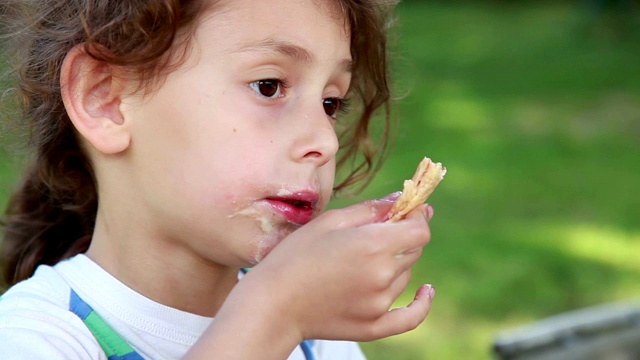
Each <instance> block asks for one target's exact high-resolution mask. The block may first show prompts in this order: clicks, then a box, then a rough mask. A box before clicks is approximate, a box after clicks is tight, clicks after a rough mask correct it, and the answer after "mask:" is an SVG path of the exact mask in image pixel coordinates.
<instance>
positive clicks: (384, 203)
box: [327, 191, 401, 228]
mask: <svg viewBox="0 0 640 360" xmlns="http://www.w3.org/2000/svg"><path fill="white" fill-rule="evenodd" d="M400 194H401V192H400V191H397V192H394V193H391V194H389V195H387V196H385V197H383V198H380V199H372V200H366V201H363V202H360V203H357V204H354V205H351V206H348V207H346V208H343V209H337V210H330V211H328V212H327V216H333V217H336V218H338V219H337V220H339V221H338V223H339V227H341V228H346V227H356V226H361V225H366V224H371V223H375V222H382V221H384V220H385V219H386V217H387V213H388V212H389V210H391V207H392V206H393V204H394V203H395V202H396V200H397V199H398V197H400Z"/></svg>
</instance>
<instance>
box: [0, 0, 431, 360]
mask: <svg viewBox="0 0 640 360" xmlns="http://www.w3.org/2000/svg"><path fill="white" fill-rule="evenodd" d="M28 3H29V5H30V6H32V7H33V8H27V9H23V8H20V10H21V11H20V13H21V14H26V15H27V20H28V22H29V24H28V25H29V26H24V27H21V28H19V29H18V30H15V32H16V35H18V36H21V37H19V39H20V45H23V46H25V48H24V49H23V51H22V52H21V54H22V55H23V56H24V58H23V59H22V62H21V67H20V72H19V89H20V94H21V100H22V110H23V114H24V118H25V120H26V121H28V123H29V125H30V126H31V130H30V134H31V136H32V142H33V144H34V145H35V146H36V148H37V153H36V156H35V158H34V161H33V164H32V166H31V168H30V170H29V172H28V174H27V177H26V179H25V181H24V183H23V185H22V187H21V189H20V190H19V191H18V192H17V193H16V194H15V196H14V197H13V198H12V199H11V201H10V204H9V208H8V213H7V218H6V221H5V236H4V240H3V245H4V248H5V254H6V259H5V261H4V262H5V263H6V271H5V276H6V280H7V283H8V285H12V287H10V288H9V289H8V291H6V293H4V295H3V296H2V299H1V300H0V343H1V344H2V357H3V359H107V358H108V359H141V358H144V359H177V358H185V359H225V360H229V359H287V358H288V359H305V358H306V359H362V358H364V357H363V355H362V353H361V352H360V350H359V348H358V346H357V344H356V343H355V342H353V341H369V340H375V339H380V338H384V337H387V336H391V335H394V334H399V333H403V332H405V331H408V330H411V329H413V328H415V327H416V326H418V325H419V324H420V323H421V322H422V321H423V320H424V319H425V317H426V316H427V313H428V311H429V308H430V306H431V301H432V299H433V296H434V289H433V288H432V287H431V286H429V285H425V286H422V287H420V288H419V289H418V290H417V293H416V298H415V300H414V301H413V302H412V303H411V304H409V305H408V306H407V307H405V308H398V309H393V310H391V311H390V307H391V306H392V304H393V302H394V301H395V299H396V298H397V297H398V296H399V295H400V294H401V293H402V291H403V290H404V289H405V288H406V286H407V285H408V283H409V278H410V268H411V266H412V265H413V264H414V263H415V262H416V261H417V259H418V258H419V257H420V254H421V252H422V248H423V247H424V246H425V245H426V244H427V242H428V241H429V239H430V232H429V227H428V224H427V220H428V219H430V218H431V215H432V213H433V210H432V209H431V207H429V206H426V205H425V206H423V207H422V208H420V209H418V210H416V211H413V212H412V213H411V214H410V215H409V216H408V217H407V219H406V220H403V221H400V222H397V223H385V222H384V220H385V216H386V213H387V211H388V210H389V209H390V207H391V205H392V203H393V201H394V200H395V198H396V197H397V194H392V195H390V196H387V197H385V198H383V199H379V200H372V201H366V202H364V203H361V204H357V205H354V206H351V207H348V208H345V209H340V210H332V211H327V212H324V213H322V210H323V209H324V207H325V205H326V204H327V202H328V200H329V198H330V196H331V194H332V191H333V190H334V188H335V189H341V188H344V187H346V186H348V185H352V184H354V183H357V182H358V181H362V180H366V178H367V176H370V175H371V173H372V172H374V170H375V165H374V164H376V162H375V161H374V155H376V154H375V151H373V150H372V149H373V147H372V145H371V144H372V140H371V138H370V135H369V125H370V123H371V121H372V116H373V113H374V111H375V110H376V109H378V108H380V107H381V106H382V107H385V108H386V106H387V105H388V99H389V94H388V86H387V69H386V64H387V60H386V49H385V43H386V42H385V35H384V31H385V30H386V28H387V25H388V24H387V23H388V19H387V16H386V15H387V13H388V11H389V8H390V6H389V5H388V4H386V2H384V1H382V0H368V1H363V0H322V1H320V0H297V1H291V0H268V1H267V0H265V1H252V0H217V1H214V0H181V1H177V0H173V1H171V0H165V1H161V0H149V1H138V0H135V1H134V0H121V1H105V0H46V1H45V0H41V1H30V2H28ZM15 9H17V8H16V7H13V6H10V7H8V8H7V10H5V11H8V12H10V13H11V14H12V16H15V15H13V13H12V12H11V11H13V10H15ZM347 98H351V99H352V100H353V101H354V102H356V103H355V104H353V105H354V106H355V107H356V109H357V110H358V113H357V114H356V116H354V117H353V120H351V121H350V120H348V119H349V118H348V117H345V116H343V115H342V112H343V111H344V110H345V109H346V104H347ZM388 117H389V115H388V113H387V114H386V119H388ZM383 121H384V118H383ZM385 124H386V125H385V126H388V120H387V121H386V122H385ZM339 138H340V140H341V143H342V147H343V150H344V152H343V153H342V154H343V155H344V156H343V157H341V158H340V159H339V160H338V161H336V153H337V151H338V147H339V145H338V144H339V141H338V139H339ZM354 158H358V159H364V162H363V164H365V165H360V166H356V167H355V171H354V172H352V173H351V175H350V176H349V177H348V178H347V179H346V180H345V181H344V182H342V183H340V184H338V185H337V186H334V173H335V168H336V163H338V164H342V165H343V164H347V163H352V161H350V159H354ZM248 267H252V270H250V271H249V272H247V273H246V274H243V273H244V272H241V271H240V269H243V268H248ZM214 317H215V319H214ZM311 339H316V340H311ZM319 339H321V340H319Z"/></svg>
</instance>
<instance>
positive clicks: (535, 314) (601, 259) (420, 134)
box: [331, 1, 640, 360]
mask: <svg viewBox="0 0 640 360" xmlns="http://www.w3.org/2000/svg"><path fill="white" fill-rule="evenodd" d="M638 16H640V14H638ZM398 19H399V23H398V28H397V31H398V40H397V42H398V44H397V47H396V53H397V54H396V55H397V58H398V59H397V60H396V67H397V71H396V84H397V87H398V90H399V91H400V92H401V93H406V94H407V95H406V96H405V97H403V98H402V99H401V100H400V102H399V105H398V108H397V115H398V116H399V118H400V121H401V123H400V125H399V129H398V137H397V139H396V144H395V147H394V150H393V152H392V154H391V155H390V157H389V159H388V161H387V162H386V163H385V166H384V168H383V169H382V170H381V172H380V173H379V175H378V176H377V177H376V179H375V180H374V182H373V183H372V184H371V186H370V187H369V188H368V190H366V191H365V192H364V193H363V194H362V196H358V198H357V199H349V200H337V201H334V202H333V203H332V204H331V206H334V207H339V206H344V205H347V204H350V203H352V202H354V201H356V200H360V199H364V198H373V197H380V196H384V195H385V194H387V193H390V192H392V191H395V190H399V189H400V188H401V186H402V181H403V180H404V179H406V178H409V177H411V175H412V174H413V171H414V169H415V166H416V164H417V163H418V161H419V160H420V159H421V157H422V156H425V155H426V156H429V157H432V158H433V159H434V160H436V161H442V162H443V163H444V164H445V165H446V166H447V167H448V170H449V172H448V174H447V176H446V178H445V180H444V181H443V182H442V183H441V184H440V186H439V187H438V189H437V190H436V192H435V193H434V194H433V195H432V197H431V198H430V200H429V202H430V203H431V204H433V206H434V208H435V217H434V219H433V221H432V242H431V244H430V245H429V246H428V247H427V248H426V249H425V253H424V255H423V258H422V259H421V261H420V262H419V263H418V264H417V265H416V267H415V268H414V271H413V280H412V282H413V289H415V288H416V287H417V286H419V284H422V283H433V284H434V285H435V286H436V288H437V296H436V299H435V302H434V305H433V310H432V313H431V314H430V315H429V318H428V319H427V322H426V323H425V324H423V325H422V326H421V327H420V328H418V329H417V330H415V331H413V332H411V333H408V334H404V335H401V336H398V337H394V338H390V339H385V340H382V341H377V342H373V343H366V344H363V348H364V350H365V353H366V354H367V355H368V357H369V358H370V359H373V360H376V359H489V358H491V353H490V346H491V343H492V341H493V339H494V336H495V334H496V333H497V332H499V331H501V330H505V329H509V328H511V327H514V326H517V325H520V324H524V323H527V322H529V321H533V320H536V319H540V318H542V317H546V316H549V315H552V314H556V313H558V312H563V311H567V310H571V309H576V308H581V307H585V306H589V305H594V304H599V303H603V302H610V301H617V300H624V299H629V298H637V297H640V261H639V259H640V223H639V222H638V218H640V189H639V184H640V71H638V69H639V68H638V59H639V58H640V46H639V45H638V44H640V41H639V40H640V37H639V36H638V35H637V34H638V31H635V33H628V32H620V31H619V29H612V28H611V27H609V26H607V24H603V23H602V22H600V21H599V19H596V18H595V17H594V14H592V13H589V12H587V11H585V10H584V9H581V8H579V7H578V6H577V5H576V3H574V2H531V1H527V2H505V1H501V2H443V1H441V2H417V1H413V2H409V3H404V4H400V6H399V8H398ZM636 30H637V29H636ZM411 296H412V293H411V292H409V291H408V292H407V293H406V294H405V296H404V297H403V298H402V301H400V302H399V305H403V304H404V303H407V302H408V301H410V299H411Z"/></svg>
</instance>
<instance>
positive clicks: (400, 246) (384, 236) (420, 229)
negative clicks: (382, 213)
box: [360, 209, 431, 255]
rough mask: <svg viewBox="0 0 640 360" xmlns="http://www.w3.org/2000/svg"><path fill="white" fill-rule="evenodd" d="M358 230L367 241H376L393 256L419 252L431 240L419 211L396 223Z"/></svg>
mask: <svg viewBox="0 0 640 360" xmlns="http://www.w3.org/2000/svg"><path fill="white" fill-rule="evenodd" d="M360 229H361V230H362V231H363V236H364V238H366V239H369V240H368V241H373V240H375V239H378V240H379V241H381V242H382V243H383V244H384V246H385V247H386V250H387V251H390V252H391V253H392V254H395V255H402V254H409V253H412V252H416V251H420V249H422V248H423V247H424V246H426V245H427V244H428V243H429V241H430V240H431V229H430V228H429V223H428V222H427V219H426V218H425V215H424V213H423V211H422V210H421V209H416V210H413V211H411V212H410V213H409V214H407V217H406V218H405V219H403V220H400V221H397V222H393V223H389V222H385V223H375V224H370V225H368V226H366V227H365V226H363V227H361V228H360Z"/></svg>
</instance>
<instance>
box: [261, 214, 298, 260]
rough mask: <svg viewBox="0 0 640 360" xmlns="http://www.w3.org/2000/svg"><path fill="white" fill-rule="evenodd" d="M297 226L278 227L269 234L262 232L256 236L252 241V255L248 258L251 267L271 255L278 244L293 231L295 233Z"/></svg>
mask: <svg viewBox="0 0 640 360" xmlns="http://www.w3.org/2000/svg"><path fill="white" fill-rule="evenodd" d="M298 227H299V226H294V225H293V224H285V225H284V226H279V227H278V228H273V229H271V231H269V232H263V233H262V234H260V235H258V236H256V237H255V238H254V239H253V240H252V241H251V243H252V249H253V251H252V254H251V257H250V263H251V265H257V264H258V263H260V261H262V260H263V259H264V258H266V257H267V255H269V253H271V251H272V250H273V249H275V247H276V246H278V244H280V242H281V241H282V240H284V238H286V237H287V236H289V234H291V233H292V232H293V231H295V230H296V229H297V228H298Z"/></svg>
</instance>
